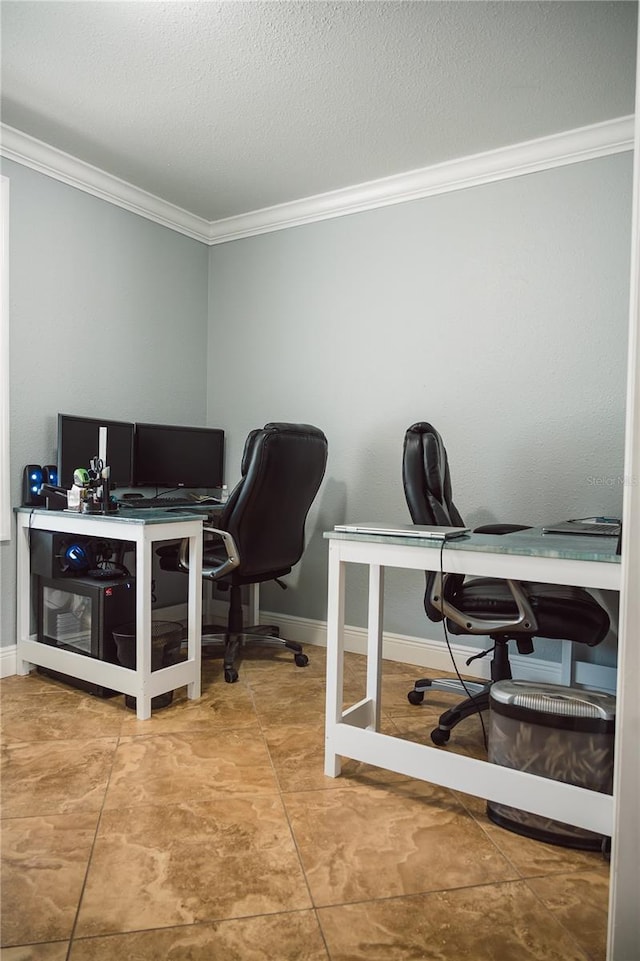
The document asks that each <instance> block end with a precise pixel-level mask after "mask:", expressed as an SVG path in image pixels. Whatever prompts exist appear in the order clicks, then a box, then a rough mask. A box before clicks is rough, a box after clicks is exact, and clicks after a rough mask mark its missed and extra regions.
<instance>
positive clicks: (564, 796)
mask: <svg viewBox="0 0 640 961" xmlns="http://www.w3.org/2000/svg"><path fill="white" fill-rule="evenodd" d="M327 536H328V538H329V597H328V613H327V714H326V752H325V774H326V775H327V776H328V777H337V776H338V775H339V774H340V756H344V757H348V758H353V759H355V760H358V761H363V762H365V763H368V764H372V765H375V766H377V767H382V768H386V769H387V770H390V771H395V772H397V773H399V774H405V775H407V776H409V777H414V778H420V779H421V780H424V781H430V782H433V783H434V784H440V785H443V786H444V787H448V788H452V789H454V790H460V791H464V792H466V793H469V794H473V795H477V796H479V797H483V798H486V799H488V800H492V801H499V802H501V803H504V804H510V805H513V806H515V807H518V808H522V809H523V810H526V811H531V812H533V813H535V814H540V815H543V816H545V817H551V818H555V819H556V820H559V821H563V822H565V823H567V824H572V825H576V826H577V827H581V828H585V829H587V830H591V831H595V832H597V833H599V834H602V835H606V836H611V834H612V829H613V811H614V798H613V797H612V796H611V795H607V794H599V793H597V792H595V791H590V790H587V789H585V788H581V787H576V786H575V785H571V784H564V783H561V782H559V781H553V780H550V779H548V778H543V777H541V776H539V775H535V774H529V773H525V772H522V771H516V770H512V769H510V768H505V767H501V766H499V765H495V764H490V763H488V762H487V761H481V760H478V759H476V758H470V757H466V756H463V755H458V754H454V753H452V752H448V751H446V750H442V749H439V748H437V747H432V746H430V745H426V744H425V745H423V744H416V743H413V742H410V741H407V740H404V739H403V738H400V737H393V736H390V735H387V734H382V733H380V730H379V728H380V707H381V676H382V632H383V607H384V597H383V595H384V569H385V568H386V567H395V568H404V569H409V570H420V571H426V570H440V557H441V555H440V547H439V546H434V545H433V544H429V543H427V542H424V541H422V542H416V541H411V540H410V539H409V538H396V539H395V540H394V543H387V542H382V539H381V538H379V537H378V538H376V537H375V536H374V537H370V538H369V539H365V538H363V537H362V536H361V535H358V536H357V539H356V538H355V537H353V536H350V535H344V534H337V535H335V536H334V535H333V534H332V533H330V534H328V535H327ZM442 560H443V563H442V566H443V570H445V571H448V572H453V573H459V574H472V575H478V576H487V577H499V578H507V577H510V578H513V579H516V580H531V581H540V582H544V583H551V584H570V585H574V586H582V587H587V588H588V587H590V588H601V589H604V590H615V591H619V590H620V582H621V574H620V564H619V563H610V562H607V561H591V560H588V561H585V560H576V559H572V558H567V557H547V556H544V557H542V556H531V555H520V554H517V555H516V554H501V553H494V552H490V551H476V550H465V549H461V547H460V546H459V544H457V545H456V546H455V547H454V546H453V545H452V546H451V547H447V546H445V548H444V550H443V552H442ZM348 564H362V565H365V566H367V567H368V568H369V611H368V632H367V675H366V694H365V697H364V698H363V699H362V700H361V701H359V702H358V703H356V704H354V705H352V706H351V707H349V708H348V709H347V710H344V711H343V708H342V704H343V693H344V683H343V663H344V629H345V623H344V616H345V593H346V590H345V586H346V584H345V582H346V566H347V565H348Z"/></svg>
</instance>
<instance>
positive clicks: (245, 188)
mask: <svg viewBox="0 0 640 961" xmlns="http://www.w3.org/2000/svg"><path fill="white" fill-rule="evenodd" d="M636 13H637V5H636V3H635V2H623V0H617V2H608V3H607V2H602V3H601V2H584V3H583V2H543V3H534V2H506V3H502V2H490V3H484V2H445V3H439V2H428V0H417V2H403V0H401V2H391V3H386V2H338V3H325V2H321V0H317V2H293V3H289V2H259V0H251V2H232V0H228V2H222V3H220V2H213V0H211V2H209V0H201V2H172V3H165V2H152V0H143V2H137V0H127V2H111V0H97V2H95V0H91V2H86V0H75V2H54V0H47V2H31V0H3V2H2V3H1V5H0V15H1V17H2V23H1V26H2V74H1V79H2V121H3V122H4V123H5V124H8V125H9V126H12V127H15V128H17V129H19V130H21V131H23V132H25V133H27V134H29V135H31V136H33V137H36V138H38V139H39V140H43V141H45V142H46V143H48V144H51V145H52V146H54V147H57V148H58V149H60V150H63V151H65V152H67V153H69V154H72V155H73V156H75V157H78V158H80V159H81V160H84V161H86V162H88V163H90V164H93V165H95V166H97V167H99V168H101V169H103V170H106V171H108V172H109V173H111V174H113V175H115V176H117V177H120V178H121V179H123V180H125V181H127V182H129V183H131V184H134V185H135V186H137V187H140V188H142V189H144V190H147V191H149V192H151V193H153V194H155V195H157V196H159V197H161V198H163V199H164V200H167V201H170V202H171V203H174V204H176V205H178V206H179V207H182V208H184V209H185V210H188V211H190V212H191V213H194V214H197V215H199V216H201V217H204V218H205V219H207V220H218V219H220V218H224V217H229V216H233V215H236V214H240V213H244V212H247V211H251V210H258V209H262V208H264V207H269V206H272V205H276V204H280V203H284V202H286V201H291V200H297V199H300V198H303V197H309V196H312V195H315V194H319V193H324V192H326V191H332V190H336V189H338V188H341V187H348V186H352V185H354V184H359V183H363V182H366V181H369V180H374V179H377V178H380V177H385V176H389V175H392V174H397V173H402V172H404V171H407V170H413V169H415V168H419V167H426V166H430V165H432V164H435V163H439V162H442V161H445V160H449V159H453V158H456V157H461V156H466V155H470V154H474V153H478V152H480V151H484V150H489V149H492V148H495V147H500V146H505V145H508V144H512V143H517V142H520V141H525V140H530V139H534V138H537V137H540V136H545V135H548V134H553V133H558V132H560V131H563V130H567V129H571V128H575V127H580V126H584V125H587V124H591V123H597V122H599V121H603V120H607V119H611V118H613V117H620V116H624V115H627V114H631V113H633V110H634V84H635V47H636V33H635V31H636Z"/></svg>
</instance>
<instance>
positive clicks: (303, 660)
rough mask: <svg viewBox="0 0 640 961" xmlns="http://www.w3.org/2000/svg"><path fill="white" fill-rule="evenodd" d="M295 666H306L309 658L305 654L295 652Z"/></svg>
mask: <svg viewBox="0 0 640 961" xmlns="http://www.w3.org/2000/svg"><path fill="white" fill-rule="evenodd" d="M295 662H296V667H306V666H307V664H308V663H309V658H308V657H307V655H306V654H296V656H295Z"/></svg>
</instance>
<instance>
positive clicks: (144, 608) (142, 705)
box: [136, 529, 152, 721]
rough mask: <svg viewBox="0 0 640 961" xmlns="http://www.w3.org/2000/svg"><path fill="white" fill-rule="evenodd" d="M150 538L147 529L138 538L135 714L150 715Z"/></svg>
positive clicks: (145, 717)
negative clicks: (146, 534) (146, 533)
mask: <svg viewBox="0 0 640 961" xmlns="http://www.w3.org/2000/svg"><path fill="white" fill-rule="evenodd" d="M151 648H152V640H151V541H150V540H148V539H147V537H145V531H144V529H143V530H142V531H141V536H140V537H139V538H138V539H137V541H136V687H137V691H136V714H137V717H138V720H139V721H146V720H148V719H149V718H150V717H151V696H150V694H149V685H150V682H151Z"/></svg>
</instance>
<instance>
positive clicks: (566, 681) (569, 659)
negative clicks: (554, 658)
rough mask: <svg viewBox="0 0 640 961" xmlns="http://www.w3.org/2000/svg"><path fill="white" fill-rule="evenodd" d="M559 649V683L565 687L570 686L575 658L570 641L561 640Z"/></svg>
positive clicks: (572, 679) (573, 673) (573, 674)
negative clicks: (560, 654) (560, 657)
mask: <svg viewBox="0 0 640 961" xmlns="http://www.w3.org/2000/svg"><path fill="white" fill-rule="evenodd" d="M561 651H562V659H561V661H560V683H561V684H563V685H564V686H565V687H571V686H572V684H573V682H574V680H575V658H574V650H573V644H572V643H571V641H563V642H562V649H561Z"/></svg>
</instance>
